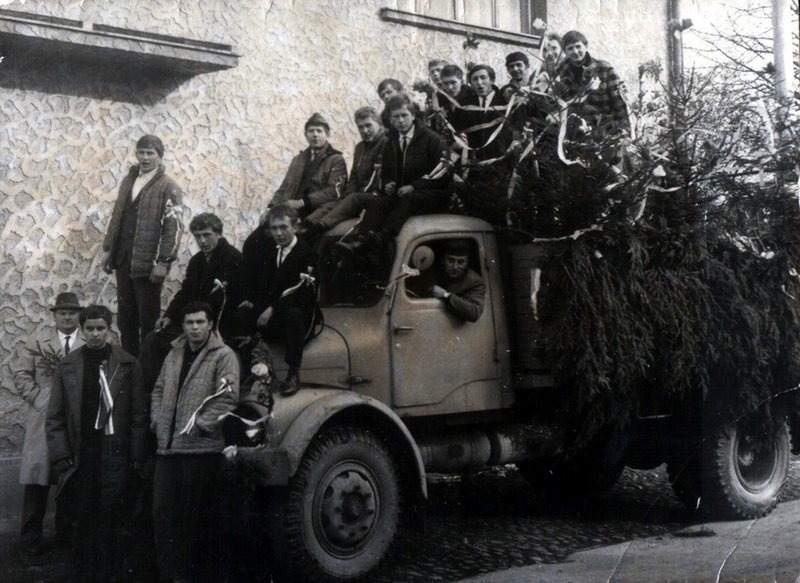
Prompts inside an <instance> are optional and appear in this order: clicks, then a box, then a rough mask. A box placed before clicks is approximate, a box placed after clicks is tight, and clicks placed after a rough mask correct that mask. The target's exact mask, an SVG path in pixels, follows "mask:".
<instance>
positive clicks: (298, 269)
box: [242, 227, 317, 320]
mask: <svg viewBox="0 0 800 583" xmlns="http://www.w3.org/2000/svg"><path fill="white" fill-rule="evenodd" d="M242 251H243V255H244V264H245V283H246V288H245V290H246V291H245V299H247V300H249V301H250V302H252V303H253V305H254V306H255V309H254V310H253V311H252V318H253V320H255V319H257V318H258V316H259V315H260V314H261V313H262V312H263V311H264V310H266V309H267V308H269V307H272V308H273V310H282V309H285V308H287V307H290V306H296V307H300V308H301V309H302V310H303V313H304V315H306V316H307V317H309V318H310V317H311V316H313V313H314V310H315V308H316V305H317V297H316V292H315V290H314V288H312V287H311V286H308V285H304V286H302V287H301V288H300V289H298V291H296V292H294V293H292V294H290V295H288V296H286V297H285V298H281V294H282V293H283V292H284V290H286V289H288V288H290V287H293V286H295V285H297V283H298V282H299V281H300V274H301V273H308V272H309V270H312V271H313V270H315V269H316V265H317V255H316V253H314V251H313V250H312V249H311V247H309V246H308V244H307V243H306V242H305V241H303V240H302V239H298V240H297V243H296V244H295V246H294V248H293V249H292V252H291V253H289V255H287V256H286V257H284V259H283V262H282V263H281V265H280V267H278V266H277V265H276V264H277V262H278V249H277V246H276V245H275V241H274V239H272V237H270V236H269V234H268V233H267V232H266V230H265V228H264V227H259V228H258V229H256V231H254V232H253V233H252V234H251V235H250V236H249V237H248V238H247V240H246V241H245V242H244V247H243V248H242Z"/></svg>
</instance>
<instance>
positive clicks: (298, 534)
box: [273, 427, 400, 581]
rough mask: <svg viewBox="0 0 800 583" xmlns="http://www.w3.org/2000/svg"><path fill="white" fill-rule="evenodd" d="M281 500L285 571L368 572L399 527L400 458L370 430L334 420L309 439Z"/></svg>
mask: <svg viewBox="0 0 800 583" xmlns="http://www.w3.org/2000/svg"><path fill="white" fill-rule="evenodd" d="M281 506H282V508H281V509H280V510H279V516H280V525H279V529H278V532H277V533H276V534H275V535H274V537H273V544H274V546H275V550H276V551H277V554H278V556H277V560H278V565H276V567H277V568H278V571H279V572H283V573H284V574H286V575H287V578H289V579H290V580H297V581H299V580H309V581H356V580H360V579H364V578H366V577H367V576H368V575H369V574H370V573H372V572H373V571H374V570H375V569H377V568H378V566H379V565H380V564H381V562H382V561H383V560H384V558H385V557H386V556H387V554H388V553H389V550H390V548H391V546H392V543H393V542H394V537H395V533H396V532H397V524H398V516H399V511H400V492H399V487H398V479H397V467H396V464H395V461H394V459H393V458H392V456H391V455H390V454H389V452H388V451H387V449H386V446H385V445H384V444H383V443H382V442H381V441H379V440H378V439H377V438H376V437H375V436H374V435H372V434H371V433H369V432H367V431H364V430H362V429H358V428H353V427H335V428H333V429H331V430H329V431H327V432H325V433H324V434H322V435H321V436H320V437H319V438H318V439H316V440H315V442H314V443H312V444H311V445H310V446H309V448H308V450H307V451H306V453H305V455H304V457H303V460H302V462H301V463H300V467H299V468H298V470H297V473H296V474H295V476H294V477H293V478H292V479H291V481H290V484H289V489H288V492H287V494H286V497H285V499H284V501H283V502H282V503H281Z"/></svg>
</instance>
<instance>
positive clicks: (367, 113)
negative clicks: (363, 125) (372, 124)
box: [353, 105, 382, 123]
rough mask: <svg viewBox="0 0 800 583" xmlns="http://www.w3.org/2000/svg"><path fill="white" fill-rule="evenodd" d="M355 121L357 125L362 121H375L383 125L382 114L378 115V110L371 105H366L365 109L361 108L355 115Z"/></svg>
mask: <svg viewBox="0 0 800 583" xmlns="http://www.w3.org/2000/svg"><path fill="white" fill-rule="evenodd" d="M353 119H354V120H356V123H358V122H359V121H361V120H362V119H374V120H375V121H377V122H378V123H382V122H381V114H379V113H378V110H377V109H375V108H374V107H371V106H369V105H366V106H364V107H359V108H358V109H357V110H356V112H355V113H354V114H353Z"/></svg>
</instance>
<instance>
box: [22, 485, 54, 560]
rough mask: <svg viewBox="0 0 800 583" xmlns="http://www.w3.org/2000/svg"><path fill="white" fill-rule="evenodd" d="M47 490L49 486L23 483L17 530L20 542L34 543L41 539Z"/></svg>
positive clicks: (45, 511) (48, 490)
mask: <svg viewBox="0 0 800 583" xmlns="http://www.w3.org/2000/svg"><path fill="white" fill-rule="evenodd" d="M49 492H50V486H42V485H40V484H25V491H24V493H23V497H22V521H21V525H20V532H19V540H20V541H21V542H22V543H24V544H30V545H36V544H38V543H39V541H40V540H41V539H42V523H43V522H44V516H45V514H46V513H47V494H48V493H49Z"/></svg>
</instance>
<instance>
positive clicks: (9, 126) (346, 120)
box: [0, 0, 666, 457]
mask: <svg viewBox="0 0 800 583" xmlns="http://www.w3.org/2000/svg"><path fill="white" fill-rule="evenodd" d="M524 1H525V0H523V2H524ZM535 3H536V4H537V5H538V6H539V7H540V8H541V6H542V5H543V4H544V3H543V2H535ZM417 4H425V3H424V2H418V3H417ZM413 5H414V2H413V1H411V2H409V1H403V2H392V1H379V0H335V1H334V0H329V1H327V2H325V1H322V2H321V1H318V0H294V1H292V0H274V1H270V0H232V1H230V2H224V3H223V2H207V1H205V0H146V1H142V2H129V1H127V0H0V9H2V10H6V11H12V16H13V14H17V13H26V14H30V15H35V16H36V17H38V18H40V19H41V17H53V18H54V19H57V20H54V21H53V22H54V24H51V25H49V26H51V28H53V29H57V32H58V31H59V30H60V29H59V26H60V25H59V24H58V23H59V22H62V21H63V19H67V20H71V21H75V23H77V24H73V26H76V27H81V26H83V27H90V26H92V25H97V24H99V25H105V26H111V27H118V28H119V29H131V30H133V31H139V32H143V33H157V34H161V35H170V36H174V37H181V38H184V39H196V40H201V41H205V42H208V43H218V44H220V45H230V46H231V50H230V52H231V53H235V54H237V55H239V56H240V57H239V58H238V63H237V64H236V66H234V67H232V68H229V69H225V70H219V71H216V72H208V73H204V74H199V75H182V74H180V75H179V74H172V73H170V71H169V67H167V70H156V69H154V70H152V71H149V70H148V69H147V68H144V69H139V70H137V71H136V72H135V73H134V74H130V73H125V71H124V67H123V66H121V65H120V64H119V63H117V62H115V61H114V60H113V59H112V60H110V61H108V60H106V54H105V53H102V52H98V53H97V54H95V55H92V49H91V48H89V49H86V50H84V52H83V53H81V54H75V55H72V54H71V53H70V51H69V50H66V49H65V50H64V51H61V50H49V49H48V50H47V51H45V52H43V53H42V52H40V53H38V54H37V53H34V54H33V55H31V54H19V52H17V53H14V52H12V51H8V53H7V54H5V58H4V59H3V61H2V62H0V241H2V244H1V246H0V379H1V380H2V385H1V388H0V457H3V456H6V457H7V456H14V455H18V454H19V451H20V448H21V445H22V439H23V435H24V430H23V420H24V415H25V414H26V406H25V405H24V404H23V403H22V401H21V400H20V399H19V398H18V397H17V396H16V393H15V391H14V389H13V384H12V379H11V375H10V371H9V361H10V359H11V357H12V354H13V351H14V349H15V347H16V346H17V343H18V342H19V340H20V339H21V338H22V337H24V335H25V334H26V333H29V332H30V331H32V330H34V329H35V328H36V327H37V326H38V325H40V324H41V323H42V322H48V321H50V318H51V315H50V312H49V311H48V307H49V306H50V305H52V303H53V299H54V297H55V295H56V294H57V293H58V292H60V291H65V290H72V291H75V292H77V293H78V295H79V296H80V297H81V298H82V300H83V302H84V303H90V302H102V303H106V304H107V305H109V306H111V307H112V308H113V309H116V303H115V289H114V282H113V279H112V278H109V277H107V276H106V275H105V274H103V273H102V271H101V269H100V267H101V266H100V256H101V253H100V247H101V243H102V238H103V234H104V232H105V229H106V224H107V222H108V219H109V216H110V212H111V208H112V204H113V201H114V199H115V197H116V190H117V186H118V184H119V181H120V179H121V178H122V177H123V176H124V175H125V173H126V172H127V170H128V167H129V166H130V164H132V163H134V162H135V159H134V156H133V146H134V143H135V141H136V139H138V138H139V137H140V136H141V135H142V134H144V133H155V134H157V135H159V136H160V137H161V138H162V139H163V141H164V143H165V144H166V148H167V151H166V154H165V157H164V164H165V166H166V168H167V172H168V173H169V174H170V175H172V176H173V177H174V178H175V179H176V180H177V181H178V183H179V184H180V185H181V186H182V187H183V189H184V192H185V204H186V207H187V216H186V220H185V222H186V224H187V225H188V222H189V220H190V219H191V217H192V216H194V215H196V214H197V213H199V212H203V211H213V212H215V213H217V214H218V215H219V216H220V217H221V218H222V220H223V222H224V224H225V229H226V236H227V237H228V238H229V240H230V241H231V242H232V243H233V244H235V245H237V246H240V245H241V243H242V242H243V240H244V238H245V236H246V235H247V234H248V233H249V232H251V231H252V229H253V228H254V227H255V226H256V224H257V221H258V216H259V214H260V213H261V212H262V211H263V210H264V209H265V207H266V205H267V203H268V201H269V199H270V197H271V195H272V193H273V192H274V190H275V188H276V187H277V186H278V185H279V183H280V181H281V179H282V177H283V174H284V172H285V170H286V168H287V165H288V164H289V161H290V160H291V158H292V156H293V155H295V154H296V153H297V152H298V151H299V150H300V149H302V148H303V147H304V145H305V142H304V138H303V123H304V122H305V120H306V119H307V118H308V117H309V116H310V115H311V114H312V113H313V112H315V111H319V112H321V113H322V114H323V115H324V116H325V117H326V118H327V119H328V120H329V122H330V124H331V126H332V129H333V131H332V135H331V142H332V143H333V145H334V146H335V147H337V148H339V149H341V150H343V151H344V153H345V157H346V158H347V159H348V164H349V160H350V158H351V155H352V151H353V147H354V145H355V143H356V142H357V139H358V135H357V132H356V130H355V127H354V124H353V122H352V119H351V115H352V112H353V111H354V110H355V109H356V108H357V107H359V106H362V105H373V106H375V107H378V108H380V105H381V103H380V101H379V99H378V97H377V95H376V93H375V87H376V84H377V83H378V82H379V81H380V80H381V79H383V78H385V77H395V78H398V79H400V80H401V81H403V82H404V83H407V84H408V85H411V84H412V83H413V82H414V81H415V80H421V79H425V78H426V77H427V69H426V62H427V60H428V59H429V58H432V57H442V58H445V59H449V60H451V61H453V62H456V63H459V64H461V65H462V66H463V64H464V63H465V62H466V61H473V62H487V63H490V64H492V65H494V67H495V69H496V70H497V72H498V76H499V78H498V84H502V83H505V80H506V79H505V77H506V75H505V68H504V55H505V54H506V53H508V52H511V51H512V50H518V48H519V45H516V46H515V41H512V42H503V41H499V40H496V39H487V38H481V37H480V35H478V39H479V41H480V42H479V44H478V47H477V48H466V49H465V48H464V41H465V40H466V34H465V32H464V31H463V30H462V31H460V32H457V33H456V32H446V31H443V30H434V29H430V28H422V27H418V26H413V25H410V24H403V23H398V22H393V21H389V20H387V19H385V18H382V17H381V15H380V10H381V9H382V8H388V9H400V10H403V9H408V6H413ZM2 10H0V22H2V17H3V13H2ZM546 10H547V21H548V24H549V27H550V28H551V29H553V30H557V31H560V32H564V31H566V30H568V29H572V28H576V29H579V30H582V31H584V32H585V33H586V34H587V36H588V37H589V40H590V50H591V52H592V54H593V55H595V56H597V57H599V58H604V59H607V60H609V61H611V62H612V63H613V64H614V65H615V66H616V67H617V68H618V70H619V71H620V73H621V74H622V75H623V76H624V77H625V79H626V80H627V81H628V83H629V84H631V85H632V84H633V83H634V81H635V78H636V69H637V65H638V64H639V63H640V62H643V61H646V60H648V59H652V58H656V57H660V58H664V56H665V54H666V33H665V22H666V0H649V1H648V2H641V1H640V0H550V1H549V2H547V7H546ZM67 28H69V27H67ZM36 30H37V28H36V27H35V26H33V27H30V29H26V31H27V32H26V33H25V34H32V35H34V36H35V35H36V34H37V33H36ZM58 33H59V34H61V33H63V30H61V31H60V32H58ZM70 34H71V33H70ZM518 38H521V37H518ZM532 40H534V39H532V38H530V37H529V38H528V39H527V42H531V41H532ZM2 43H3V38H2V37H0V48H1V47H2ZM633 47H636V48H635V50H634V49H633ZM523 50H526V51H527V52H528V53H534V52H535V50H534V48H532V47H530V46H527V47H523ZM235 60H236V59H234V61H235ZM631 92H633V90H632V91H631ZM196 251H197V248H196V246H195V244H194V242H193V241H192V240H191V236H190V235H189V234H188V231H187V232H186V233H185V235H184V242H183V244H182V249H181V255H180V259H179V261H178V263H177V264H176V265H175V266H174V267H173V269H172V270H171V272H170V275H169V283H168V285H167V286H166V290H165V293H164V298H163V299H164V301H167V300H168V298H169V297H170V296H171V294H172V293H173V292H174V290H175V289H176V287H177V285H178V284H179V281H180V278H181V276H182V274H183V271H184V267H185V265H186V262H187V260H188V259H189V257H190V256H191V254H192V253H194V252H196Z"/></svg>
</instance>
